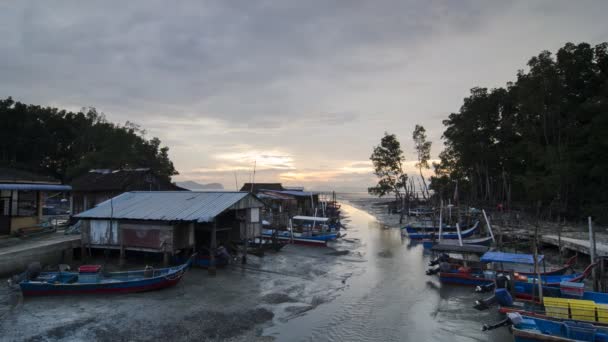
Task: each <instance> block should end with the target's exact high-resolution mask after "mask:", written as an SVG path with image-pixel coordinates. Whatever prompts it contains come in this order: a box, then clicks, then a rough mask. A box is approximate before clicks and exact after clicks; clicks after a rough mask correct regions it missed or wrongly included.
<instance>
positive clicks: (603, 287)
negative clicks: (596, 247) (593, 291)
mask: <svg viewBox="0 0 608 342" xmlns="http://www.w3.org/2000/svg"><path fill="white" fill-rule="evenodd" d="M599 262H600V265H599V266H600V279H599V280H600V281H599V282H600V291H601V292H606V280H605V279H604V278H605V274H604V258H600V261H599Z"/></svg>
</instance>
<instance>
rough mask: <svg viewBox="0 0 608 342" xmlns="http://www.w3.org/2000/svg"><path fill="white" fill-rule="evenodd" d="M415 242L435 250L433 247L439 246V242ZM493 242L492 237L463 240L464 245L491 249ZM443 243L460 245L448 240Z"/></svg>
mask: <svg viewBox="0 0 608 342" xmlns="http://www.w3.org/2000/svg"><path fill="white" fill-rule="evenodd" d="M413 241H414V240H413ZM414 242H420V243H422V245H423V246H424V248H433V246H434V245H436V244H437V240H415V241H414ZM492 242H494V241H493V240H492V238H491V237H487V238H479V239H463V240H462V243H463V244H464V245H477V246H486V247H490V246H491V245H492ZM441 243H449V244H458V241H456V240H447V241H442V242H441Z"/></svg>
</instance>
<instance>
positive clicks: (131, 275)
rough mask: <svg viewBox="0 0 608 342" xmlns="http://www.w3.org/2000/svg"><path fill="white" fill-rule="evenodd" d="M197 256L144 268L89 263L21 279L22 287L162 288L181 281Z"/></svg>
mask: <svg viewBox="0 0 608 342" xmlns="http://www.w3.org/2000/svg"><path fill="white" fill-rule="evenodd" d="M193 258H194V256H193V257H191V258H190V259H188V261H187V262H186V263H184V264H182V265H180V266H175V267H168V268H160V269H153V268H148V267H147V268H146V269H144V270H140V271H127V272H111V273H103V272H102V270H101V266H100V265H85V266H80V267H79V271H78V272H42V273H40V274H38V275H37V276H36V277H33V278H31V279H25V280H23V281H21V282H19V287H20V288H21V292H22V293H23V295H24V296H41V295H70V294H89V293H130V292H144V291H152V290H159V289H163V288H167V287H171V286H174V285H176V284H177V283H179V281H180V280H181V279H182V277H183V276H184V273H185V272H186V270H187V269H188V268H189V267H190V265H191V264H192V260H193Z"/></svg>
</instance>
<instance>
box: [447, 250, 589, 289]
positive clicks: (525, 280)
mask: <svg viewBox="0 0 608 342" xmlns="http://www.w3.org/2000/svg"><path fill="white" fill-rule="evenodd" d="M543 258H544V257H543V256H542V255H539V256H538V258H537V262H538V263H540V262H541V261H542V260H543ZM480 262H481V263H482V264H483V263H498V264H500V265H504V264H519V265H534V262H535V261H534V256H533V255H530V254H519V253H501V252H487V253H485V254H484V255H483V256H482V257H481V259H480ZM593 267H595V264H591V265H589V266H587V268H586V269H585V270H584V272H582V273H573V274H568V275H565V274H561V275H555V274H545V275H542V274H541V275H540V280H539V278H538V275H536V274H534V273H529V274H527V275H524V274H517V275H516V276H515V279H514V283H515V284H514V286H515V292H516V295H517V296H518V297H520V298H525V297H526V296H527V294H528V293H529V292H532V293H533V287H534V286H537V284H538V283H539V281H540V283H541V284H543V285H545V286H559V284H560V283H561V282H563V281H567V282H574V283H576V282H581V281H582V280H583V279H585V278H586V277H587V276H588V275H589V274H590V273H591V270H592V268H593ZM498 272H501V273H507V272H509V273H510V272H514V273H518V272H519V271H517V269H515V268H510V269H509V268H503V269H502V270H500V271H493V270H484V269H483V268H475V269H473V268H470V267H460V268H458V269H453V268H451V267H450V269H449V270H447V269H446V267H445V266H444V268H443V269H442V270H441V271H440V272H439V280H440V281H441V282H442V283H447V284H457V285H471V286H479V287H481V288H486V289H492V288H493V284H494V279H495V278H496V275H497V274H498Z"/></svg>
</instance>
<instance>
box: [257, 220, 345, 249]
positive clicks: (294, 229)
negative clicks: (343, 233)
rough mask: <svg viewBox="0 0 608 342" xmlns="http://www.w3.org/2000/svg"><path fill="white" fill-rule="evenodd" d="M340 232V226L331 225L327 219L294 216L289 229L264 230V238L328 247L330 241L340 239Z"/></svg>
mask: <svg viewBox="0 0 608 342" xmlns="http://www.w3.org/2000/svg"><path fill="white" fill-rule="evenodd" d="M338 230H339V226H338V227H332V226H331V225H329V219H328V218H326V217H314V216H294V217H293V218H292V219H290V220H289V227H287V229H285V230H279V229H263V230H262V237H263V238H265V239H276V240H278V241H284V242H287V243H293V244H299V245H308V246H327V242H328V241H333V240H336V239H337V238H338V237H340V233H339V232H338Z"/></svg>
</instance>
